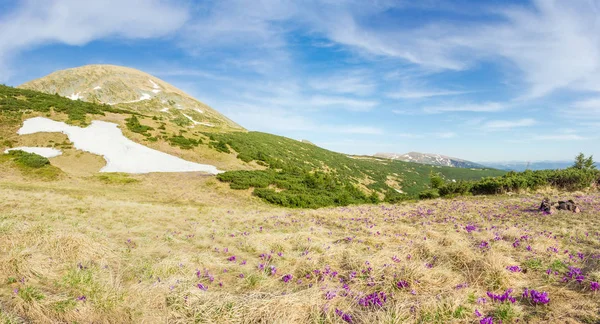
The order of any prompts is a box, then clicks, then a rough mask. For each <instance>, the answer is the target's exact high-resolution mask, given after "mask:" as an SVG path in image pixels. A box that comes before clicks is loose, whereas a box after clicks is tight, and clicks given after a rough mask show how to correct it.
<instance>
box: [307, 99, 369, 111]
mask: <svg viewBox="0 0 600 324" xmlns="http://www.w3.org/2000/svg"><path fill="white" fill-rule="evenodd" d="M378 104H379V103H378V102H377V101H373V100H362V99H352V98H348V97H336V96H314V97H311V98H310V99H309V100H308V101H307V102H306V105H307V106H315V107H337V108H340V109H344V110H349V111H370V110H371V109H373V108H375V107H376V106H377V105H378Z"/></svg>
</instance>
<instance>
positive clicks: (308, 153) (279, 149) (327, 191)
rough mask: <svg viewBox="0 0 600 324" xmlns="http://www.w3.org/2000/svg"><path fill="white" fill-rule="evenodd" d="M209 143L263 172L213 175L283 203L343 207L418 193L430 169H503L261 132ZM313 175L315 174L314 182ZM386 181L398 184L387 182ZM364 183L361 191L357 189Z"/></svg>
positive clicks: (459, 175) (467, 172) (466, 174)
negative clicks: (374, 154)
mask: <svg viewBox="0 0 600 324" xmlns="http://www.w3.org/2000/svg"><path fill="white" fill-rule="evenodd" d="M205 135H206V136H208V137H209V138H210V139H211V141H212V143H218V144H214V145H213V146H214V147H215V149H217V150H221V149H218V148H217V146H218V147H221V148H222V151H225V149H226V150H227V152H229V149H228V147H230V148H231V149H233V150H234V151H235V152H237V154H238V155H237V157H238V159H240V160H242V161H244V162H250V161H255V162H256V163H258V164H261V165H264V166H267V167H268V169H267V170H262V171H229V172H225V173H223V174H220V175H219V176H218V178H219V180H221V181H225V182H229V183H231V188H232V189H248V188H257V189H255V190H254V194H255V195H256V196H258V197H260V198H262V199H264V200H266V201H268V202H270V203H274V204H277V205H281V206H285V207H324V206H345V205H348V204H359V203H374V202H379V201H387V202H397V201H401V200H407V199H414V198H417V196H418V194H419V192H421V191H422V190H423V189H425V188H427V187H428V182H429V174H430V173H431V172H432V170H435V171H436V172H439V173H440V174H442V175H444V177H446V178H448V179H459V180H460V179H462V180H475V179H480V178H482V177H485V176H498V175H502V174H504V173H505V172H504V171H499V170H493V169H473V170H472V169H461V168H451V167H434V166H429V165H423V164H416V163H408V162H401V161H392V160H387V159H376V158H363V157H354V158H353V157H349V156H346V155H344V154H340V153H335V152H331V151H328V150H325V149H322V148H320V147H318V146H315V145H311V144H307V143H303V142H299V141H295V140H292V139H289V138H285V137H281V136H275V135H271V134H266V133H260V132H249V133H224V134H211V133H206V134H205ZM314 179H319V180H317V181H316V182H315V181H314ZM390 180H392V182H396V183H397V186H393V185H390V184H389V183H390ZM361 187H362V188H363V189H362V190H361V189H359V188H361Z"/></svg>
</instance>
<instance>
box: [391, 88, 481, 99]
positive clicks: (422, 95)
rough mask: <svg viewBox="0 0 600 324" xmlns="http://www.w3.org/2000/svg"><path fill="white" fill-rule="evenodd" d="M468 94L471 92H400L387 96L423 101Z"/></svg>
mask: <svg viewBox="0 0 600 324" xmlns="http://www.w3.org/2000/svg"><path fill="white" fill-rule="evenodd" d="M466 93H470V92H469V91H450V90H430V91H427V90H400V91H395V92H388V93H387V94H386V96H387V97H389V98H392V99H422V98H430V97H442V96H457V95H462V94H466Z"/></svg>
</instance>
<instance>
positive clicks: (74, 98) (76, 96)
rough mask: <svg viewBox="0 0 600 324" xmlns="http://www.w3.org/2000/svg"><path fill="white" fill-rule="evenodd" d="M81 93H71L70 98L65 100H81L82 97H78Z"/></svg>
mask: <svg viewBox="0 0 600 324" xmlns="http://www.w3.org/2000/svg"><path fill="white" fill-rule="evenodd" d="M80 93H81V92H77V93H73V94H71V95H70V96H67V98H69V99H71V100H79V99H83V97H82V96H80V95H79V94H80Z"/></svg>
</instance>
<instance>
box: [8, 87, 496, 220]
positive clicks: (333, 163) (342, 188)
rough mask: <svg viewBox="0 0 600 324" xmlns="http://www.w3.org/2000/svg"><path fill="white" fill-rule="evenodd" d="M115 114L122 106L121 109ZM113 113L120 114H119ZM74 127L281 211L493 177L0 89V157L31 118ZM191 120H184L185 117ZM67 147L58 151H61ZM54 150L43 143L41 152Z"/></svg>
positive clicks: (410, 194)
mask: <svg viewBox="0 0 600 324" xmlns="http://www.w3.org/2000/svg"><path fill="white" fill-rule="evenodd" d="M121 106H122V105H121ZM121 106H120V107H121ZM35 114H37V115H39V114H42V115H47V116H50V117H52V118H58V119H64V120H65V121H66V122H68V123H71V124H76V125H82V126H84V125H86V124H88V123H89V122H90V121H91V120H92V119H107V120H109V121H112V122H116V123H118V124H120V125H121V128H122V129H123V131H124V133H125V135H126V136H128V137H130V138H132V139H133V140H135V141H137V142H140V143H142V144H144V145H147V146H149V147H152V148H155V149H158V150H161V151H165V152H167V153H169V154H175V155H178V156H181V157H183V158H185V159H188V160H191V161H194V162H199V163H207V164H212V165H215V166H217V167H219V168H221V169H224V170H229V172H226V173H224V174H222V175H219V177H218V178H219V179H220V180H222V181H226V182H229V183H231V188H232V189H249V188H255V189H254V194H255V195H256V196H258V197H260V198H262V199H263V200H265V201H267V202H269V203H274V204H278V205H281V206H288V207H311V208H315V207H324V206H332V205H339V206H344V205H348V204H356V203H373V202H379V201H382V200H385V201H388V202H395V201H399V200H402V199H411V198H415V197H416V196H417V194H418V193H419V192H421V191H423V190H425V189H427V188H428V186H429V177H430V174H431V173H432V172H434V173H439V174H441V175H442V176H443V177H444V178H445V179H447V180H452V179H456V180H476V179H480V178H483V177H490V176H499V175H502V174H504V173H505V172H504V171H499V170H493V169H477V170H470V169H459V168H450V167H435V166H427V165H422V164H417V163H409V162H400V161H390V160H386V159H377V158H362V157H348V156H346V155H344V154H340V153H335V152H331V151H328V150H325V149H322V148H319V147H317V146H315V145H311V144H308V143H303V142H299V141H296V140H292V139H289V138H285V137H281V136H276V135H271V134H266V133H260V132H221V131H222V130H215V132H206V127H201V128H199V129H196V128H195V127H194V125H192V124H191V122H190V120H189V119H187V118H182V117H181V116H179V115H181V112H179V111H177V110H176V109H175V112H174V113H171V114H164V113H163V112H159V111H155V112H152V111H148V112H147V113H145V114H140V113H138V112H137V110H136V111H129V110H126V109H121V108H115V107H113V106H110V105H100V104H94V103H88V102H84V101H80V100H75V101H74V100H70V99H67V98H63V97H60V96H58V95H49V94H45V93H41V92H36V91H32V90H24V89H16V88H11V87H6V86H0V123H1V124H2V125H3V130H2V131H1V132H0V149H3V148H5V147H10V146H13V145H15V144H16V143H17V142H18V140H19V139H18V137H17V135H16V130H17V129H18V127H19V125H21V123H22V121H23V120H24V119H26V118H28V117H29V116H33V115H35ZM190 114H191V113H190ZM64 144H68V143H63V144H61V145H64ZM47 145H51V146H56V145H58V143H56V142H54V143H43V144H42V146H47Z"/></svg>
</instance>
